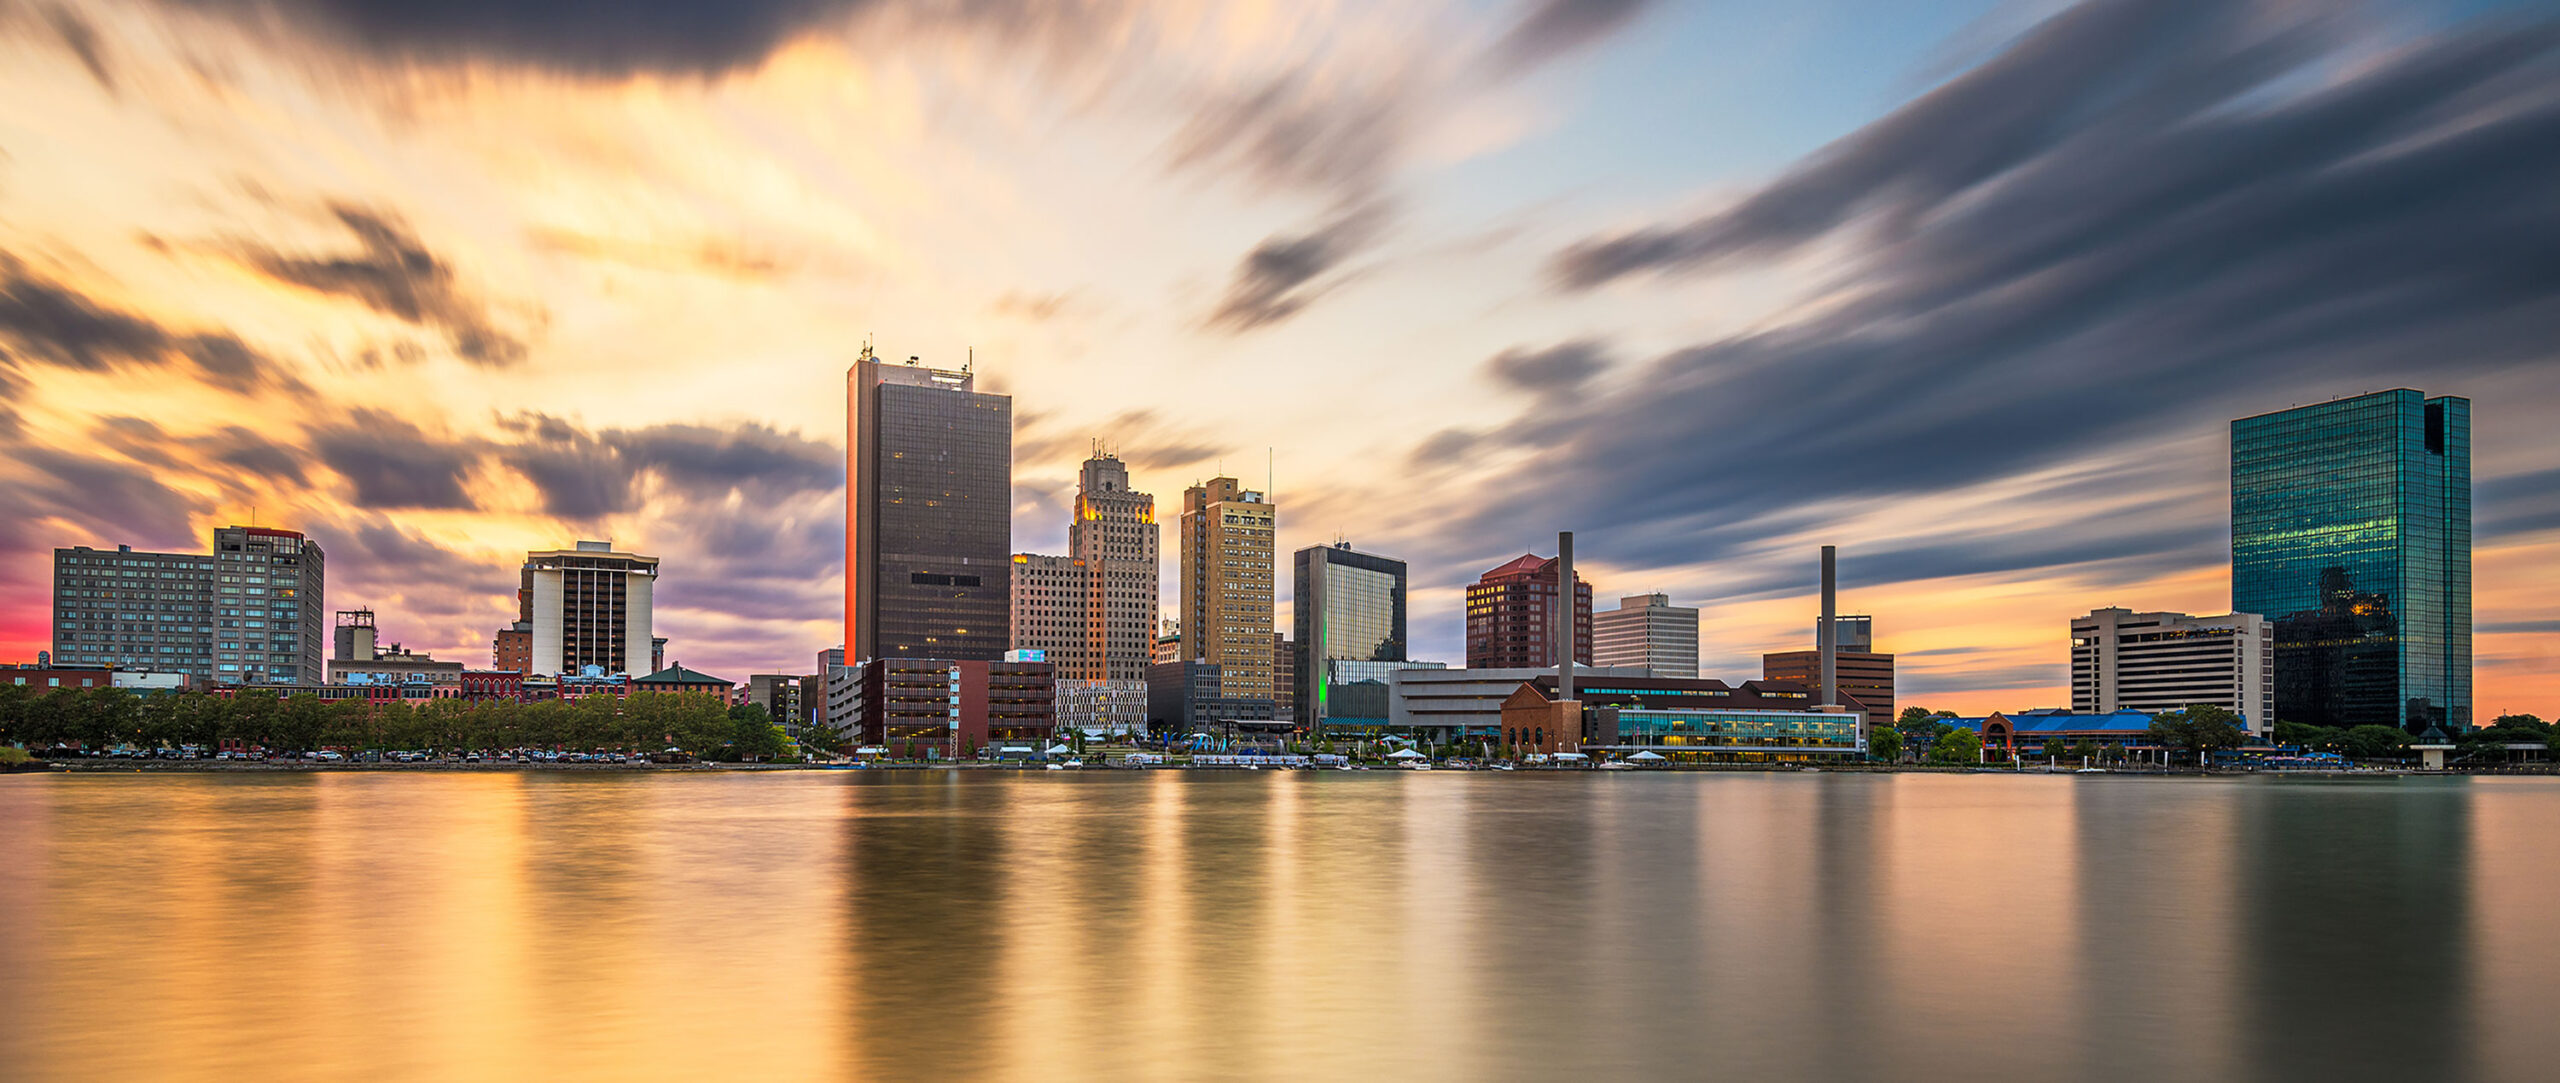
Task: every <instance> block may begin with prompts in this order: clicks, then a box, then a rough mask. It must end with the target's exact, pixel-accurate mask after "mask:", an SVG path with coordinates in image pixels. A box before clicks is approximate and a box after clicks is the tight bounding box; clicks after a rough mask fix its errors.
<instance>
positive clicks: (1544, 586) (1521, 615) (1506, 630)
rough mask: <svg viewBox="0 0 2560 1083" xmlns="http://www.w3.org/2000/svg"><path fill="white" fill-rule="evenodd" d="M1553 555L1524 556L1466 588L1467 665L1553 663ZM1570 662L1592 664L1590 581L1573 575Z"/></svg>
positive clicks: (1509, 666)
mask: <svg viewBox="0 0 2560 1083" xmlns="http://www.w3.org/2000/svg"><path fill="white" fill-rule="evenodd" d="M1559 574H1560V573H1558V572H1557V570H1556V558H1554V557H1541V556H1536V555H1523V556H1521V557H1519V558H1518V559H1515V560H1512V561H1510V562H1508V563H1505V564H1503V565H1502V566H1500V567H1497V568H1494V569H1493V570H1491V571H1488V572H1486V573H1484V574H1483V575H1482V576H1480V577H1478V578H1477V579H1476V581H1475V583H1474V584H1472V585H1470V586H1468V587H1467V668H1468V669H1520V668H1524V667H1537V666H1541V665H1543V666H1546V667H1549V668H1552V667H1554V666H1555V664H1556V658H1557V651H1556V649H1555V647H1554V645H1553V644H1554V642H1555V640H1556V639H1557V637H1558V633H1557V630H1556V617H1555V613H1556V609H1555V606H1556V597H1557V591H1556V579H1557V576H1558V575H1559ZM1573 599H1574V600H1573V607H1574V610H1573V629H1574V640H1573V660H1574V662H1575V664H1577V665H1590V664H1591V584H1589V583H1586V582H1583V580H1582V577H1581V576H1579V575H1577V576H1575V577H1574V579H1573Z"/></svg>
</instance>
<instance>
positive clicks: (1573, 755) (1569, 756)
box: [1556, 752, 1591, 760]
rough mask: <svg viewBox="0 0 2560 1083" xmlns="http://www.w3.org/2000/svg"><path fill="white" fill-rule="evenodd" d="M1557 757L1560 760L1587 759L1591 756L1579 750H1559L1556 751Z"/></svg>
mask: <svg viewBox="0 0 2560 1083" xmlns="http://www.w3.org/2000/svg"><path fill="white" fill-rule="evenodd" d="M1556 758H1557V759H1560V760H1587V759H1590V758H1591V757H1589V756H1585V755H1583V754H1582V753H1579V752H1558V753H1556Z"/></svg>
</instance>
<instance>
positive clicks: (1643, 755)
mask: <svg viewBox="0 0 2560 1083" xmlns="http://www.w3.org/2000/svg"><path fill="white" fill-rule="evenodd" d="M1557 619H1559V620H1561V619H1563V618H1561V617H1559V618H1557ZM1662 759H1663V756H1662V753H1659V752H1655V751H1653V750H1652V749H1646V750H1645V751H1642V752H1638V753H1636V754H1635V755H1632V756H1629V757H1627V760H1628V761H1629V762H1631V763H1660V762H1662Z"/></svg>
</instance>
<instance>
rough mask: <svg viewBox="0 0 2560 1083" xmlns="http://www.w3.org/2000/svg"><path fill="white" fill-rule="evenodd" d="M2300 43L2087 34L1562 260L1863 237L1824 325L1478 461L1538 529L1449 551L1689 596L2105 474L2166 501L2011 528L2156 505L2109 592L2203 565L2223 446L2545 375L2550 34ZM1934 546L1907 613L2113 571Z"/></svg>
mask: <svg viewBox="0 0 2560 1083" xmlns="http://www.w3.org/2000/svg"><path fill="white" fill-rule="evenodd" d="M2297 11H2298V9H2289V8H2285V7H2283V6H2281V5H2268V6H2258V5H2249V4H2229V3H2224V2H2221V0H2216V2H2214V3H2206V4H2174V3H2143V4H2118V3H2102V4H2093V5H2088V6H2085V7H2083V8H2080V9H2075V10H2073V11H2070V12H2067V13H2065V14H2063V15H2061V16H2059V17H2057V18H2056V19H2054V20H2052V21H2050V22H2048V23H2047V24H2045V25H2044V26H2043V27H2041V28H2039V29H2038V30H2036V31H2035V32H2033V33H2030V34H2028V35H2026V36H2024V37H2023V38H2021V39H2020V40H2019V41H2018V42H2017V43H2016V44H2015V45H2014V46H2012V47H2011V49H2010V50H2009V51H2008V52H2007V53H2004V54H2003V55H2002V56H2000V57H1998V58H1996V59H1994V60H1993V61H1991V62H1989V63H1986V64H1985V65H1983V66H1982V67H1980V68H1978V69H1976V70H1975V71H1974V72H1972V73H1970V74H1968V75H1966V76H1964V77H1961V78H1959V79H1958V80H1956V81H1955V82H1954V83H1951V84H1950V85H1949V86H1947V87H1945V88H1941V89H1940V90H1939V91H1936V92H1933V93H1931V94H1929V95H1926V96H1924V97H1923V98H1922V99H1921V100H1919V101H1917V102H1915V103H1913V105H1911V106H1909V107H1907V108H1905V109H1903V110H1900V111H1897V112H1895V113H1893V114H1891V115H1889V116H1887V117H1885V118H1883V119H1881V120H1879V121H1877V122H1875V123H1874V124H1872V125H1870V126H1869V128H1868V129H1866V130H1862V131H1860V132H1858V133H1856V134H1854V135H1852V136H1850V137H1849V138H1848V139H1846V140H1844V141H1843V142H1842V144H1841V145H1840V146H1839V147H1835V148H1833V149H1831V150H1828V151H1825V152H1824V153H1823V154H1821V155H1819V156H1818V157H1817V159H1816V160H1815V161H1814V162H1813V163H1811V164H1809V165H1807V166H1805V167H1803V168H1799V169H1796V170H1794V171H1791V172H1790V173H1788V174H1787V175H1785V176H1784V177H1782V178H1781V179H1780V180H1778V181H1777V182H1775V183H1773V184H1772V185H1770V186H1769V187H1768V188H1767V189H1765V190H1763V191H1761V192H1758V193H1755V194H1753V195H1752V196H1750V197H1748V198H1746V199H1745V200H1744V201H1743V202H1742V203H1740V204H1738V205H1737V209H1736V210H1735V211H1732V212H1728V213H1726V214H1722V215H1716V216H1711V217H1710V218H1708V219H1706V220H1704V221H1702V222H1699V223H1692V224H1689V225H1686V226H1678V227H1671V228H1669V229H1666V230H1661V231H1652V232H1653V235H1656V236H1658V237H1669V238H1676V241H1675V242H1674V243H1671V244H1669V246H1668V248H1666V249H1663V250H1662V251H1661V252H1657V253H1656V254H1654V255H1651V256H1642V255H1641V254H1640V253H1637V249H1641V248H1643V247H1644V246H1641V245H1640V246H1635V247H1634V248H1629V247H1626V246H1619V247H1617V248H1613V249H1610V251H1612V252H1615V253H1616V255H1613V256H1610V257H1608V258H1595V256H1594V253H1595V252H1598V251H1600V248H1599V247H1585V248H1582V249H1576V250H1574V251H1573V252H1569V253H1567V255H1566V256H1565V257H1564V265H1565V266H1566V267H1567V268H1568V271H1567V273H1566V274H1565V277H1566V278H1567V279H1568V280H1569V281H1574V282H1578V283H1590V282H1597V281H1604V280H1606V279H1607V278H1609V277H1611V276H1613V275H1616V274H1623V273H1627V272H1629V271H1632V270H1636V269H1641V268H1669V267H1697V266H1704V265H1706V264H1709V263H1712V262H1713V261H1715V260H1718V259H1721V258H1724V257H1726V256H1729V255H1736V254H1740V253H1744V252H1751V253H1773V252H1780V251H1786V250H1790V249H1791V248H1792V247H1794V246H1797V245H1800V244H1803V243H1805V242H1807V241H1810V240H1813V239H1816V238H1819V237H1822V236H1825V235H1827V234H1829V233H1831V232H1833V231H1834V230H1835V229H1836V228H1838V227H1840V226H1843V225H1846V224H1847V223H1849V222H1850V221H1852V220H1858V221H1873V222H1875V223H1876V224H1877V226H1878V228H1876V229H1875V230H1874V231H1873V233H1872V235H1871V237H1870V238H1869V239H1868V241H1867V243H1866V244H1864V245H1863V246H1862V247H1860V248H1857V249H1855V250H1853V255H1852V256H1851V257H1850V258H1849V261H1848V262H1847V263H1846V264H1845V265H1844V269H1843V270H1842V272H1841V273H1840V277H1839V278H1838V279H1837V280H1836V281H1834V282H1833V283H1831V284H1830V285H1829V286H1828V287H1827V289H1826V296H1825V297H1824V298H1823V299H1824V301H1825V304H1824V305H1823V306H1822V308H1821V315H1820V316H1819V317H1818V318H1815V319H1809V320H1806V321H1803V322H1799V323H1795V324H1791V325H1784V326H1779V327H1776V328H1773V329H1769V330H1765V331H1759V332H1755V333H1751V334H1745V335H1740V336H1737V337H1733V338H1729V339H1725V340H1721V341H1715V342H1709V343H1705V344H1701V345H1698V346H1695V347H1693V348H1689V349H1684V350H1679V351H1676V352H1673V353H1671V354H1669V355H1667V356H1664V357H1662V358H1660V359H1658V360H1656V361H1654V362H1653V363H1651V364H1650V365H1648V366H1647V367H1646V368H1645V369H1644V370H1643V371H1642V372H1640V373H1637V374H1633V375H1634V378H1631V379H1627V380H1624V381H1622V383H1623V388H1622V389H1620V390H1616V391H1613V392H1612V393H1609V394H1606V395H1600V396H1595V397H1592V398H1589V399H1584V400H1574V401H1571V402H1568V403H1565V404H1563V406H1562V408H1559V406H1558V404H1555V403H1541V404H1540V406H1539V409H1537V410H1534V411H1530V412H1527V413H1524V414H1523V415H1522V416H1521V417H1520V418H1519V419H1518V420H1517V421H1515V423H1514V424H1512V425H1511V426H1508V427H1506V428H1504V429H1502V430H1499V431H1501V432H1502V433H1503V434H1504V435H1505V436H1506V437H1507V438H1509V439H1511V440H1513V441H1514V442H1515V443H1516V444H1517V445H1518V446H1521V447H1525V448H1531V449H1535V450H1536V451H1537V453H1538V454H1537V463H1538V465H1537V467H1536V469H1535V470H1534V471H1529V472H1526V473H1524V474H1523V476H1521V477H1519V478H1517V479H1512V480H1513V481H1515V482H1516V483H1517V484H1516V486H1514V487H1513V488H1514V489H1515V490H1516V492H1517V494H1518V496H1519V498H1520V502H1521V506H1523V507H1530V508H1535V509H1536V510H1537V514H1536V517H1535V518H1536V520H1537V522H1534V523H1528V524H1524V523H1522V522H1521V521H1520V520H1519V519H1518V517H1517V515H1516V511H1517V509H1504V508H1487V509H1484V510H1482V511H1480V512H1474V511H1471V512H1470V513H1468V514H1462V515H1459V516H1456V517H1454V518H1453V519H1452V521H1451V523H1450V525H1449V527H1448V528H1446V529H1447V531H1448V533H1449V535H1450V536H1451V537H1452V538H1468V539H1476V540H1477V541H1478V545H1479V547H1481V546H1488V545H1497V544H1499V543H1500V542H1503V541H1510V542H1512V543H1513V544H1516V543H1517V541H1518V540H1519V539H1520V538H1522V537H1524V536H1527V535H1529V534H1534V533H1535V532H1536V530H1537V529H1538V524H1539V523H1553V524H1559V525H1563V524H1570V525H1576V526H1578V527H1579V528H1581V529H1584V530H1587V531H1592V532H1594V537H1593V539H1592V540H1591V541H1589V542H1587V544H1588V545H1590V547H1591V548H1592V549H1593V551H1594V552H1595V553H1599V552H1602V551H1604V550H1610V549H1613V548H1620V547H1622V548H1624V549H1626V550H1629V551H1630V555H1629V559H1630V560H1632V561H1636V562H1637V563H1636V564H1635V566H1647V565H1645V564H1643V563H1642V561H1662V562H1667V563H1672V564H1679V565H1687V564H1695V563H1700V562H1708V561H1718V560H1723V559H1728V558H1731V557H1733V556H1735V555H1737V554H1740V553H1747V552H1749V551H1751V548H1752V547H1753V546H1754V545H1755V544H1758V542H1759V540H1760V539H1765V538H1769V537H1775V536H1779V535H1780V534H1781V533H1783V532H1784V531H1785V530H1787V529H1789V528H1790V527H1789V525H1788V524H1787V519H1788V517H1790V516H1795V515H1802V516H1809V517H1814V518H1815V519H1816V520H1817V521H1834V520H1836V519H1837V518H1839V517H1840V516H1843V515H1849V514H1855V513H1856V512H1857V511H1858V510H1859V509H1860V508H1862V507H1863V506H1867V505H1866V502H1870V501H1888V500H1911V499H1913V498H1917V497H1925V496H1927V495H1928V494H1932V493H1945V492H1954V491H1958V490H1962V489H1966V488H1968V487H1973V486H1980V485H1985V484H1988V483H1992V482H1999V481H2014V479H2023V478H2027V477H2029V476H2032V475H2036V474H2038V473H2039V472H2049V471H2054V470H2058V469H2064V468H2076V467H2079V466H2084V465H2085V464H2090V463H2102V462H2103V463H2118V464H2132V465H2131V466H2130V467H2127V469H2137V470H2154V471H2157V472H2158V475H2159V476H2157V477H2154V478H2148V479H2136V480H2135V481H2133V482H2124V481H2122V479H2114V478H2104V477H2095V476H2092V477H2080V478H2076V479H2071V480H2068V481H2066V482H2063V483H2057V484H2053V485H2050V486H2047V487H2046V488H2045V490H2044V491H2042V492H2040V493H2039V494H2038V495H2036V496H2033V497H2028V496H2021V497H2019V498H2018V500H2019V501H2020V503H2019V504H2018V506H2021V507H2031V506H2032V507H2044V506H2049V507H2051V508H2052V509H2053V511H2054V514H2055V516H2057V517H2061V516H2074V515H2083V514H2086V510H2087V509H2088V508H2089V507H2091V506H2092V505H2093V504H2095V505H2097V506H2102V507H2103V506H2114V507H2118V508H2126V509H2128V510H2130V506H2129V505H2126V504H2124V494H2126V493H2139V492H2158V493H2164V494H2168V495H2167V496H2166V497H2163V498H2162V503H2161V505H2160V506H2159V507H2158V508H2156V509H2154V510H2153V512H2152V515H2153V516H2155V517H2156V518H2155V519H2154V520H2152V521H2147V522H2146V521H2144V520H2138V519H2127V520H2124V521H2122V522H2120V523H2119V524H2117V525H2116V526H2114V527H2111V528H2109V529H2110V531H2115V532H2121V534H2122V535H2123V537H2125V538H2127V539H2131V540H2133V541H2136V542H2138V543H2139V546H2138V547H2136V549H2134V550H2126V557H2125V558H2126V559H2132V560H2137V561H2138V560H2140V559H2141V558H2140V557H2139V554H2138V551H2137V550H2138V549H2139V548H2140V547H2153V548H2156V549H2157V550H2158V551H2159V552H2160V553H2161V554H2163V555H2162V556H2161V557H2159V558H2158V559H2160V560H2169V559H2172V558H2173V557H2174V556H2175V554H2178V553H2185V554H2188V557H2187V559H2191V560H2193V561H2195V562H2210V561H2212V560H2215V559H2218V558H2217V557H2216V555H2215V554H2216V553H2217V552H2218V551H2219V546H2218V545H2216V544H2214V543H2213V541H2212V537H2211V535H2212V531H2213V528H2214V525H2215V524H2216V523H2218V522H2219V521H2220V520H2221V518H2222V516H2223V514H2224V513H2223V510H2222V503H2221V500H2220V499H2219V497H2218V495H2209V494H2218V493H2219V492H2220V490H2221V488H2222V484H2223V482H2222V479H2223V477H2224V470H2225V466H2224V455H2225V451H2224V447H2225V445H2224V435H2223V434H2224V432H2225V431H2226V429H2225V426H2226V419H2228V418H2232V417H2239V416H2244V415H2247V414H2251V413H2257V412H2261V411H2264V410H2267V409H2274V408H2281V407H2283V406H2285V405H2287V404H2290V403H2296V402H2303V401H2316V400H2318V399H2320V398H2325V397H2328V396H2330V395H2333V394H2338V393H2352V392H2359V391H2363V390H2366V389H2371V388H2377V387H2390V386H2395V385H2401V384H2406V385H2412V386H2419V387H2423V388H2425V389H2426V390H2428V391H2429V392H2430V393H2437V394H2444V393H2451V394H2461V393H2463V391H2464V389H2465V385H2466V382H2467V380H2468V378H2470V377H2472V376H2475V375H2481V376H2485V375H2487V374H2493V373H2509V372H2520V371H2537V370H2547V369H2548V368H2549V366H2550V365H2551V363H2552V360H2553V356H2552V349H2553V347H2552V343H2554V342H2560V201H2555V200H2553V199H2551V198H2550V197H2549V192H2548V188H2549V183H2548V181H2549V179H2550V178H2551V177H2552V176H2554V175H2560V94H2556V93H2555V91H2556V90H2560V32H2555V28H2554V27H2553V26H2551V25H2548V24H2533V25H2516V24H2499V25H2489V26H2477V27H2471V28H2465V29H2460V30H2457V31H2454V32H2450V33H2448V34H2447V35H2445V36H2442V37H2438V38H2434V39H2430V40H2424V41H2418V42H2410V43H2393V45H2394V47H2393V48H2391V49H2389V50H2372V49H2369V48H2365V47H2366V46H2370V45H2371V44H2372V43H2370V42H2342V41H2340V40H2339V39H2338V38H2337V36H2336V35H2335V34H2334V33H2333V32H2332V28H2331V27H2329V26H2327V25H2325V24H2322V23H2319V22H2316V21H2314V22H2305V21H2304V20H2305V19H2316V16H2305V15H2300V14H2297V13H2296V12H2297ZM2315 76H2316V77H2315ZM1995 91H1996V93H1995ZM1611 243H1614V242H1611ZM1666 252H1667V253H1668V254H1664V253H1666ZM1631 253H1633V254H1632V255H1631ZM2554 406H2560V402H2554V401H2550V400H2543V401H2538V402H2534V403H2529V404H2528V403H2514V402H2509V403H2484V404H2482V406H2481V409H2482V410H2483V411H2487V410H2496V409H2539V410H2549V409H2551V408H2553V407H2554ZM2146 486H2156V488H2145V487H2146ZM2492 495H2494V493H2493V494H2492ZM2498 515H2499V513H2497V512H2494V511H2491V510H2488V508H2487V506H2486V505H2485V504H2484V505H2483V515H2482V518H2483V520H2484V521H2496V519H2497V516H2498ZM2511 525H2520V524H2511ZM1946 529H1947V531H1948V532H1951V533H1954V534H1956V535H1958V536H1959V537H1961V536H1962V535H1964V534H1966V533H1967V531H1968V530H1970V531H1972V532H1973V533H1974V534H1976V535H1978V536H1976V537H1973V538H1969V539H1963V541H1962V544H1956V545H1939V544H1937V543H1935V542H1930V543H1925V544H1922V545H1919V546H1917V547H1915V548H1912V549H1910V550H1908V551H1906V552H1904V553H1902V554H1901V555H1900V556H1899V557H1897V556H1894V555H1891V554H1883V553H1879V554H1875V556H1874V559H1875V560H1877V561H1880V562H1883V563H1882V564H1881V565H1880V567H1883V568H1885V569H1886V570H1885V572H1884V574H1890V575H1893V576H1896V577H1901V578H1917V577H1926V576H1930V575H1936V574H1961V573H1966V572H1968V571H1971V570H1977V569H1988V568H1993V567H1997V566H2001V565H2006V566H2008V567H2009V568H2012V569H2023V568H2030V567H2033V566H2034V565H2035V564H2036V563H2037V562H2049V563H2069V562H2072V561H2076V560H2084V559H2088V556H2089V554H2091V553H2092V552H2100V553H2103V551H2105V550H2106V548H2107V546H2106V544H2105V543H2104V539H2103V538H2091V537H2087V536H2084V531H2085V529H2086V528H2085V527H2084V526H2083V525H2082V524H2078V523H2074V522H2069V521H2049V522H2047V523H2046V524H2044V525H2041V526H2037V527H1988V526H1970V525H1969V524H1963V523H1952V524H1949V525H1948V527H1947V528H1946ZM1993 534H2004V535H2015V537H2014V538H2008V539H2003V538H1998V537H1992V536H1990V535H1993ZM1613 539H1618V540H1613ZM1843 540H1844V541H1847V542H1849V543H1850V544H1852V545H1854V544H1855V541H1854V539H1843ZM2048 541H2051V542H2062V543H2067V544H2056V545H2050V546H2048V545H2047V544H2046V542H2048ZM2092 546H2095V547H2096V548H2094V549H2093V548H2091V547H2092ZM2118 548H2122V547H2118ZM1978 554H1992V555H1995V556H1996V557H1997V559H1995V560H1983V559H1977V555H1978ZM1654 566H1658V565H1654ZM2189 566H2192V564H2190V565H2189Z"/></svg>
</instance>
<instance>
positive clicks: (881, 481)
mask: <svg viewBox="0 0 2560 1083" xmlns="http://www.w3.org/2000/svg"><path fill="white" fill-rule="evenodd" d="M974 385H975V380H974V377H972V376H971V375H970V373H969V371H968V370H967V369H962V370H960V371H957V372H953V371H950V370H947V369H934V368H924V367H922V366H919V365H917V364H915V363H914V360H913V359H912V358H911V359H909V361H908V363H907V364H904V365H891V364H884V363H882V362H881V361H880V360H879V359H878V358H876V357H873V356H872V354H871V351H870V350H869V349H868V348H865V349H864V350H863V352H862V357H861V358H860V359H859V360H857V361H855V362H854V365H853V367H852V368H851V369H850V370H847V371H846V373H845V516H844V527H845V530H844V533H845V540H844V545H845V571H844V627H845V656H846V658H847V659H849V660H851V661H853V662H861V661H863V660H866V659H872V658H937V659H950V660H958V661H992V660H997V659H1001V658H1003V657H1004V652H1005V645H1006V640H1007V638H1008V636H1009V632H1010V629H1009V626H1008V619H1007V609H1008V606H1009V604H1010V600H1011V599H1010V582H1011V557H1012V550H1013V506H1012V504H1013V400H1012V399H1011V398H1010V397H1007V396H1004V395H990V394H986V393H983V392H980V391H977V390H976V389H975V386H974Z"/></svg>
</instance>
